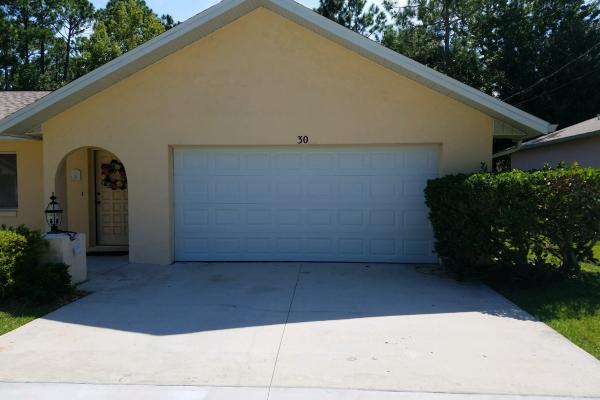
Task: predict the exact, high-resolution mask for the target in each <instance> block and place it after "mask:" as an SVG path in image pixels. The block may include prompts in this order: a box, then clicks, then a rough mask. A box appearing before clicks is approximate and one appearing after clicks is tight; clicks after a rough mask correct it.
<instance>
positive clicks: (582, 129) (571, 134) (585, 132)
mask: <svg viewBox="0 0 600 400" xmlns="http://www.w3.org/2000/svg"><path fill="white" fill-rule="evenodd" d="M597 135H600V115H598V116H597V117H594V118H591V119H588V120H586V121H583V122H580V123H578V124H575V125H571V126H567V127H566V128H563V129H561V130H558V131H556V132H552V133H549V134H547V135H544V136H540V137H537V138H535V139H532V140H528V141H526V142H523V143H521V144H519V145H517V146H513V147H511V148H508V149H506V150H504V151H501V152H498V153H497V154H494V157H501V156H506V155H509V154H512V153H515V152H517V151H521V150H528V149H534V148H536V147H542V146H548V145H551V144H558V143H563V142H568V141H572V140H577V139H584V138H588V137H592V136H597Z"/></svg>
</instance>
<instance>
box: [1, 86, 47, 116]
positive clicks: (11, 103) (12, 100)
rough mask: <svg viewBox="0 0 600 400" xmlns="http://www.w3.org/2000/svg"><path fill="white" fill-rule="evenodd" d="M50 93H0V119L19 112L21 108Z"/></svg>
mask: <svg viewBox="0 0 600 400" xmlns="http://www.w3.org/2000/svg"><path fill="white" fill-rule="evenodd" d="M48 93H50V92H41V91H40V92H33V91H27V92H25V91H14V92H13V91H10V92H5V91H0V119H3V118H5V117H7V116H9V115H10V114H12V113H14V112H17V111H19V110H20V109H21V108H24V107H25V106H28V105H29V104H31V103H33V102H35V101H37V100H39V99H41V98H42V97H44V96H46V95H47V94H48Z"/></svg>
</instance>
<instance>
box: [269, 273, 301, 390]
mask: <svg viewBox="0 0 600 400" xmlns="http://www.w3.org/2000/svg"><path fill="white" fill-rule="evenodd" d="M302 265H303V264H302V263H299V264H298V271H297V273H296V282H295V283H294V290H292V296H291V298H290V306H289V308H288V312H287V315H286V316H285V323H284V324H283V329H282V330H281V338H280V339H279V346H278V347H277V354H276V355H275V362H274V363H273V372H272V373H271V380H270V381H269V388H268V390H267V400H269V399H270V398H271V386H273V380H274V379H275V371H276V369H277V361H279V353H280V352H281V345H282V344H283V337H284V336H285V329H286V328H287V325H288V321H289V320H290V314H291V312H292V306H293V304H294V298H295V297H296V289H298V282H300V274H301V273H302Z"/></svg>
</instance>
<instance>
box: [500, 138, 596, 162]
mask: <svg viewBox="0 0 600 400" xmlns="http://www.w3.org/2000/svg"><path fill="white" fill-rule="evenodd" d="M561 161H564V162H565V163H567V164H572V163H574V162H577V163H578V164H579V165H581V166H582V167H594V168H600V136H594V137H589V138H583V139H575V140H571V141H568V142H562V143H556V144H549V145H545V146H540V147H536V148H532V149H527V150H521V151H518V152H516V153H513V154H512V156H511V166H512V167H513V168H518V169H521V170H525V171H526V170H530V169H539V168H542V167H543V166H544V164H546V163H548V164H550V165H551V166H556V165H557V164H558V163H559V162H561Z"/></svg>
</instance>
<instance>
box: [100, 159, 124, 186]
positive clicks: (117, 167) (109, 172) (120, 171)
mask: <svg viewBox="0 0 600 400" xmlns="http://www.w3.org/2000/svg"><path fill="white" fill-rule="evenodd" d="M100 169H101V179H100V181H101V182H102V186H104V187H108V188H111V189H112V190H125V189H127V173H126V172H125V167H124V166H123V163H121V161H119V160H112V161H111V162H110V163H108V164H102V166H101V167H100Z"/></svg>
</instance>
